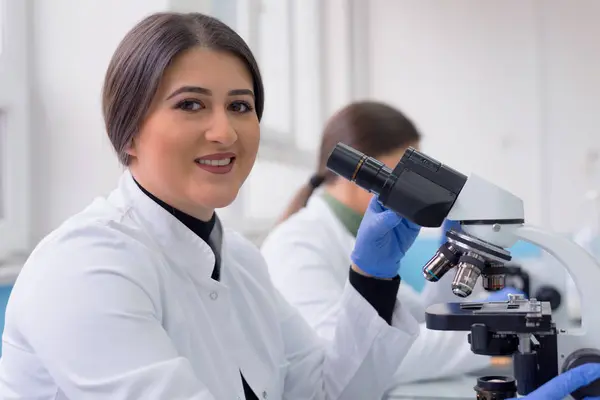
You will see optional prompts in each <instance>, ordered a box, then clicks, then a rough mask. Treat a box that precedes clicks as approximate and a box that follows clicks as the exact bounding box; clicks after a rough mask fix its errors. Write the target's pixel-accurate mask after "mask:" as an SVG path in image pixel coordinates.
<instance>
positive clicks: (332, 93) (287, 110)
mask: <svg viewBox="0 0 600 400" xmlns="http://www.w3.org/2000/svg"><path fill="white" fill-rule="evenodd" d="M348 1H349V0H335V2H334V3H331V0H327V1H323V0H213V2H212V13H213V15H214V16H216V17H217V18H219V19H221V20H222V21H223V22H225V23H227V24H229V25H230V26H231V27H232V28H234V29H235V30H236V31H237V32H238V33H239V34H240V35H241V36H242V37H243V38H244V39H245V40H246V42H247V43H248V45H249V46H250V48H251V49H252V51H253V52H254V55H255V57H256V58H257V61H258V63H259V66H260V68H261V72H262V76H263V80H264V85H265V112H264V115H263V118H262V121H261V145H260V151H259V155H258V160H257V163H256V166H255V168H254V170H253V171H252V174H251V176H250V177H249V179H248V181H247V182H246V184H245V185H244V187H243V189H242V192H241V193H240V195H239V196H238V199H237V200H236V202H235V203H234V204H233V205H232V206H230V207H228V208H227V209H226V210H223V211H225V212H222V213H221V216H222V217H223V219H224V220H229V222H230V223H233V225H237V226H236V227H237V229H239V230H241V231H242V232H243V233H244V234H246V235H248V236H255V235H260V232H257V231H262V230H265V229H268V228H269V227H270V224H272V222H273V221H274V220H275V218H277V217H278V216H279V215H280V213H281V212H282V211H283V209H284V208H285V207H286V206H287V203H288V202H289V200H290V199H291V197H292V196H293V194H294V193H295V192H296V190H298V189H299V188H300V187H301V186H302V185H303V184H304V183H305V182H306V181H307V180H308V179H309V177H310V175H312V173H314V172H315V166H316V162H317V150H318V147H319V145H320V138H321V130H322V128H323V124H324V122H325V119H326V118H327V117H328V114H330V113H331V112H333V111H335V110H331V109H330V104H331V103H332V101H333V100H337V101H339V102H341V103H343V104H342V105H344V104H345V103H347V101H348V100H350V99H349V98H348V97H349V95H350V93H351V90H350V86H351V81H350V79H346V77H347V76H348V75H347V74H340V73H339V70H340V68H342V67H344V66H345V65H346V64H349V62H341V61H340V58H339V57H338V53H336V52H330V51H329V49H330V48H337V47H340V46H342V44H343V47H344V48H346V47H347V46H348V41H349V40H351V38H350V33H351V29H350V24H349V22H350V20H349V18H350V13H347V12H343V13H341V14H340V8H341V9H342V11H343V10H345V9H347V8H348V7H349V3H348ZM330 3H331V4H330ZM340 17H341V18H342V19H344V21H345V22H344V23H342V24H338V25H339V29H331V28H329V25H331V24H329V23H328V22H331V21H330V19H331V20H335V19H336V18H337V19H339V18H340ZM326 19H327V21H326ZM336 26H337V25H336ZM348 61H350V60H349V59H348ZM332 77H333V79H330V78H332ZM340 93H342V94H340ZM346 93H348V96H346V95H345V94H346ZM275 181H283V182H285V185H283V186H281V185H280V186H278V187H277V188H274V187H273V185H272V183H273V182H275ZM267 199H268V201H267Z"/></svg>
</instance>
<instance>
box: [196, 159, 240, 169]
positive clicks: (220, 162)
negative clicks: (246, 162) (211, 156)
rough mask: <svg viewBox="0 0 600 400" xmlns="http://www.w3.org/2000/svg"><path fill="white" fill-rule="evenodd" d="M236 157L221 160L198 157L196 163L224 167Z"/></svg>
mask: <svg viewBox="0 0 600 400" xmlns="http://www.w3.org/2000/svg"><path fill="white" fill-rule="evenodd" d="M234 159H235V158H234V157H228V158H222V159H220V160H202V159H196V163H197V164H201V165H211V166H213V167H224V166H227V165H229V164H231V163H232V162H233V160H234Z"/></svg>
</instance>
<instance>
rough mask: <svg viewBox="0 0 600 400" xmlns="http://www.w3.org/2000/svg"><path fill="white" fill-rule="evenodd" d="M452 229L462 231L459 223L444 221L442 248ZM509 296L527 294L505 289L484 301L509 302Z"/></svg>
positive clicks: (491, 294)
mask: <svg viewBox="0 0 600 400" xmlns="http://www.w3.org/2000/svg"><path fill="white" fill-rule="evenodd" d="M450 229H454V230H455V231H458V232H460V231H461V228H460V223H458V221H451V220H449V219H446V220H444V223H443V224H442V236H441V238H440V242H439V245H440V246H441V245H442V244H444V243H446V240H447V238H446V232H448V231H449V230H450ZM509 294H522V295H525V293H523V292H522V291H521V290H519V289H517V288H514V287H505V288H504V289H502V290H499V291H497V292H491V293H490V294H489V295H488V296H487V297H486V298H485V299H483V301H486V302H490V301H507V300H508V295H509Z"/></svg>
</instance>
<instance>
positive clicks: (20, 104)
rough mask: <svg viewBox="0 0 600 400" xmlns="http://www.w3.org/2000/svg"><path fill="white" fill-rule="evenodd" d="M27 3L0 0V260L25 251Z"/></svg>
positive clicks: (27, 205) (27, 235) (27, 234)
mask: <svg viewBox="0 0 600 400" xmlns="http://www.w3.org/2000/svg"><path fill="white" fill-rule="evenodd" d="M28 4H29V2H27V1H11V0H0V7H1V8H2V14H1V18H2V21H0V29H2V36H1V40H2V47H1V53H0V87H2V88H3V90H1V91H0V114H1V116H2V118H1V123H2V127H0V185H1V186H0V196H2V199H1V202H0V204H1V206H2V212H1V213H0V262H1V261H8V260H12V259H13V258H15V257H20V256H21V255H24V254H25V253H27V252H28V250H29V238H30V229H31V223H30V218H29V215H30V200H31V196H30V184H31V174H30V158H29V156H30V154H29V153H30V148H31V146H30V132H29V131H30V123H29V118H28V115H27V112H28V110H29V107H28V106H29V97H30V95H29V88H30V86H29V77H30V70H29V68H30V65H29V63H28V61H29V54H28V52H29V49H30V45H29V29H28V25H29V24H28V23H29V9H28Z"/></svg>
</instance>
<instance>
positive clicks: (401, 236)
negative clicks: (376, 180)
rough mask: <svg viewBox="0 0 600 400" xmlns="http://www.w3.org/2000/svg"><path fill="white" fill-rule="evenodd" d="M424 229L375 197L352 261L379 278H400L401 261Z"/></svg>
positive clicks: (368, 209)
mask: <svg viewBox="0 0 600 400" xmlns="http://www.w3.org/2000/svg"><path fill="white" fill-rule="evenodd" d="M420 229H421V228H420V227H419V226H418V225H416V224H414V223H412V222H410V221H409V220H407V219H405V218H402V217H401V216H399V215H398V214H396V213H395V212H394V211H391V210H388V209H386V208H385V207H383V206H382V205H381V203H380V202H379V201H378V198H377V196H373V198H372V199H371V202H370V203H369V207H368V208H367V212H366V213H365V215H364V217H363V219H362V222H361V224H360V227H359V229H358V234H357V235H356V243H355V245H354V250H353V252H352V255H351V259H352V262H353V263H354V264H355V265H357V266H358V267H359V268H360V269H361V270H362V271H364V272H365V273H367V274H369V275H371V276H374V277H376V278H384V279H385V278H387V279H390V278H394V277H395V276H397V275H398V269H399V268H400V260H402V258H403V257H404V255H405V254H406V252H407V251H408V249H409V248H410V246H412V244H413V243H414V241H415V239H416V238H417V236H418V234H419V231H420Z"/></svg>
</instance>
